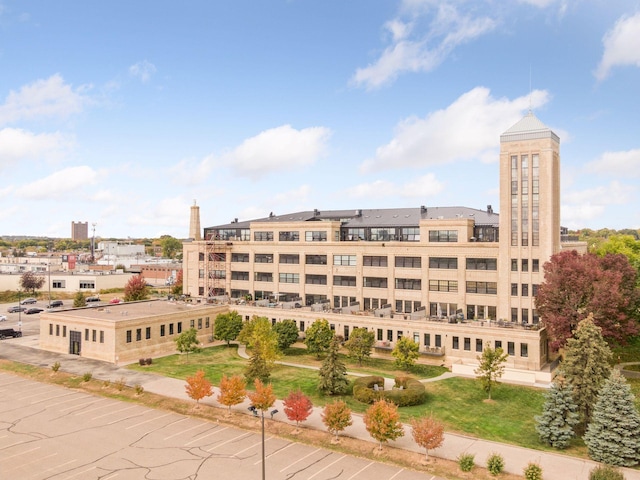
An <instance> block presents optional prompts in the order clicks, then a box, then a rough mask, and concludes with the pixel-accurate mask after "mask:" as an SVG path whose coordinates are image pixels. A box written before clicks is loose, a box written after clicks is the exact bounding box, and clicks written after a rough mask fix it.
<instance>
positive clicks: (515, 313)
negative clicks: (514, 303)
mask: <svg viewBox="0 0 640 480" xmlns="http://www.w3.org/2000/svg"><path fill="white" fill-rule="evenodd" d="M511 321H512V322H517V321H518V309H517V308H512V309H511Z"/></svg>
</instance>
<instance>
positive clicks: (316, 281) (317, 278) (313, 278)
mask: <svg viewBox="0 0 640 480" xmlns="http://www.w3.org/2000/svg"><path fill="white" fill-rule="evenodd" d="M304 283H306V284H307V285H326V284H327V276H326V275H306V277H305V281H304Z"/></svg>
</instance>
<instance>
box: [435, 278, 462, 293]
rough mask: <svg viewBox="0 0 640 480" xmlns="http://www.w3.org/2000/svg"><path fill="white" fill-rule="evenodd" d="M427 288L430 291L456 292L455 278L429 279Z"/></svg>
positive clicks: (456, 282) (456, 283)
mask: <svg viewBox="0 0 640 480" xmlns="http://www.w3.org/2000/svg"><path fill="white" fill-rule="evenodd" d="M429 290H430V291H432V292H457V291H458V281H457V280H429Z"/></svg>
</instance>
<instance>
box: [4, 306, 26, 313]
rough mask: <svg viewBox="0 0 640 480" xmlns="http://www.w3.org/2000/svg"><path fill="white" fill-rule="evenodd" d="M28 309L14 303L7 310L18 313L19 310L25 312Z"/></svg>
mask: <svg viewBox="0 0 640 480" xmlns="http://www.w3.org/2000/svg"><path fill="white" fill-rule="evenodd" d="M26 309H27V307H21V306H20V305H14V306H13V307H9V308H8V309H7V312H9V313H18V312H24V311H25V310H26Z"/></svg>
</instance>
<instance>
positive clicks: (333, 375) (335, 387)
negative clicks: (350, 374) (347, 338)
mask: <svg viewBox="0 0 640 480" xmlns="http://www.w3.org/2000/svg"><path fill="white" fill-rule="evenodd" d="M341 342H342V337H339V336H334V337H333V339H332V340H331V344H330V345H329V353H328V354H327V357H326V358H325V359H324V360H323V361H322V366H321V367H320V370H319V371H318V376H319V378H320V381H319V383H318V389H319V390H320V391H321V392H323V393H324V394H325V395H337V394H342V393H345V392H346V391H347V390H348V389H349V379H348V378H347V367H346V366H345V364H344V363H343V362H342V361H341V360H340V358H339V357H338V350H340V343H341Z"/></svg>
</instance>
